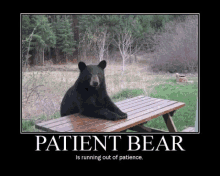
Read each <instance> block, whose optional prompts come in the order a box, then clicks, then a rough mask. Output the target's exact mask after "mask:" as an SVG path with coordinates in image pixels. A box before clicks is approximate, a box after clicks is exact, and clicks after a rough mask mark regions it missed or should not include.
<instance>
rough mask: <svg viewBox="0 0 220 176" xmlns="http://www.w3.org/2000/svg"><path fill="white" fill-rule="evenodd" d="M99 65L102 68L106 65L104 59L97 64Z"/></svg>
mask: <svg viewBox="0 0 220 176" xmlns="http://www.w3.org/2000/svg"><path fill="white" fill-rule="evenodd" d="M98 66H99V67H101V68H102V69H103V70H104V68H105V67H106V61H105V60H102V61H101V62H100V63H99V64H98Z"/></svg>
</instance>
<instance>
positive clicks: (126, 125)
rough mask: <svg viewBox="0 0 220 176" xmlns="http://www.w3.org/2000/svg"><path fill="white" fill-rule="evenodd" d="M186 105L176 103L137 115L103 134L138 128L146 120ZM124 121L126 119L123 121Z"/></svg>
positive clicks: (109, 128)
mask: <svg viewBox="0 0 220 176" xmlns="http://www.w3.org/2000/svg"><path fill="white" fill-rule="evenodd" d="M184 105H185V104H184V103H181V102H179V103H175V104H173V105H171V106H167V107H163V108H161V109H159V110H158V111H157V112H150V113H147V114H142V115H139V114H138V115H137V117H135V118H132V121H130V120H128V121H126V120H125V121H124V122H123V123H120V124H117V125H114V126H110V127H108V128H105V129H103V132H119V131H122V130H125V129H127V128H131V127H133V126H136V125H138V124H140V123H144V122H145V121H146V120H147V121H149V120H151V119H153V118H156V117H158V116H160V115H163V114H166V113H168V112H170V111H173V110H176V109H179V108H181V107H183V106H184ZM123 120H124V119H123ZM97 132H99V130H97Z"/></svg>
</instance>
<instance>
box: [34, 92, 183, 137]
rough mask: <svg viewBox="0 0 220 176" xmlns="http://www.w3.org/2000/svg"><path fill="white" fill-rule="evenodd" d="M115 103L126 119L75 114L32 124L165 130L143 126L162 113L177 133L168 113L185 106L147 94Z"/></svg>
mask: <svg viewBox="0 0 220 176" xmlns="http://www.w3.org/2000/svg"><path fill="white" fill-rule="evenodd" d="M115 104H116V105H117V106H118V107H119V108H120V109H121V110H122V111H123V112H126V113H127V114H128V118H127V119H121V120H118V121H110V120H104V119H98V118H93V117H86V116H83V115H81V114H79V113H76V114H72V115H68V116H65V117H60V118H58V119H53V120H49V121H46V122H42V123H39V124H36V125H35V127H36V128H37V129H40V130H44V131H47V132H86V133H87V132H125V131H126V130H127V129H130V130H134V131H137V132H166V131H162V130H158V129H152V128H148V127H146V126H144V125H143V124H145V123H147V122H148V121H150V120H151V119H153V118H157V117H158V116H161V115H162V116H163V118H164V121H165V123H166V126H167V128H168V130H169V132H177V130H176V127H175V125H174V123H173V120H172V116H173V114H174V112H175V111H176V110H177V109H179V108H181V107H183V106H184V105H185V103H182V102H177V101H171V100H165V99H159V98H151V97H147V96H137V97H134V98H130V99H126V100H123V101H120V102H117V103H115Z"/></svg>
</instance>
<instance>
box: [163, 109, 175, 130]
mask: <svg viewBox="0 0 220 176" xmlns="http://www.w3.org/2000/svg"><path fill="white" fill-rule="evenodd" d="M163 119H164V121H165V123H166V125H167V128H168V130H169V132H177V129H176V127H175V125H174V122H173V120H172V117H171V115H170V114H169V113H167V114H164V115H163Z"/></svg>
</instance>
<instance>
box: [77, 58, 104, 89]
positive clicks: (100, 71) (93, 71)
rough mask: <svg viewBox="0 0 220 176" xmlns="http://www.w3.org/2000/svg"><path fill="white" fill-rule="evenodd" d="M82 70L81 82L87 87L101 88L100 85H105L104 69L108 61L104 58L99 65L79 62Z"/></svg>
mask: <svg viewBox="0 0 220 176" xmlns="http://www.w3.org/2000/svg"><path fill="white" fill-rule="evenodd" d="M78 67H79V70H80V78H79V80H80V82H81V83H83V84H84V85H85V87H86V88H87V87H88V86H89V87H93V88H99V87H100V85H103V86H105V85H104V84H105V77H104V69H105V67H106V61H105V60H102V61H101V62H100V63H99V64H98V65H86V64H85V63H84V62H79V64H78Z"/></svg>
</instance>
